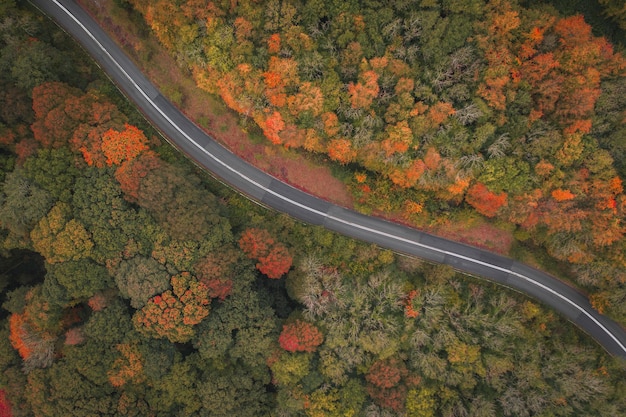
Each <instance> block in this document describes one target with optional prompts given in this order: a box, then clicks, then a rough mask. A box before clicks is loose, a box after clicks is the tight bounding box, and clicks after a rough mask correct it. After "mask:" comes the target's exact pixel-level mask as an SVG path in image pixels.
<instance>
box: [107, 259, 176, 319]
mask: <svg viewBox="0 0 626 417" xmlns="http://www.w3.org/2000/svg"><path fill="white" fill-rule="evenodd" d="M115 283H116V284H117V287H118V288H119V290H120V293H121V294H122V296H123V297H125V298H130V304H131V306H133V307H134V308H142V307H143V306H144V305H145V304H146V303H147V302H148V300H149V299H150V298H151V297H152V296H154V295H156V294H159V293H162V292H163V291H165V290H167V289H169V288H170V277H169V274H168V273H167V271H166V270H165V268H164V267H163V266H162V265H161V264H159V263H158V262H157V261H155V260H154V259H153V258H147V257H144V256H135V257H134V258H132V259H130V260H125V261H122V262H121V263H120V265H119V267H118V268H117V271H115Z"/></svg>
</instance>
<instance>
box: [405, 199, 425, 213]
mask: <svg viewBox="0 0 626 417" xmlns="http://www.w3.org/2000/svg"><path fill="white" fill-rule="evenodd" d="M404 211H405V212H406V214H408V215H409V216H413V215H416V214H420V213H421V212H422V211H424V205H423V204H422V203H418V202H416V201H412V200H407V201H405V202H404Z"/></svg>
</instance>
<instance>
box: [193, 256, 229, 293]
mask: <svg viewBox="0 0 626 417" xmlns="http://www.w3.org/2000/svg"><path fill="white" fill-rule="evenodd" d="M240 253H241V252H239V251H237V250H235V249H234V248H231V247H227V248H224V249H221V250H217V251H213V252H211V253H209V254H208V255H207V256H205V257H204V258H202V259H200V260H199V261H198V262H197V263H196V265H195V266H194V271H195V273H196V276H197V277H198V280H200V282H202V283H204V285H206V286H207V288H208V291H209V296H210V297H211V298H218V299H219V300H220V301H224V300H225V299H226V297H227V296H229V295H230V294H231V292H232V290H233V279H234V278H235V276H236V271H235V270H236V268H235V267H236V265H237V263H238V262H239V261H240Z"/></svg>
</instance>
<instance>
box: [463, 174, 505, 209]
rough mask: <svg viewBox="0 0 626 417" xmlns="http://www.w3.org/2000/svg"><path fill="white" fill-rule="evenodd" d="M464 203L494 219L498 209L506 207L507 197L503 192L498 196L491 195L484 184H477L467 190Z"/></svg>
mask: <svg viewBox="0 0 626 417" xmlns="http://www.w3.org/2000/svg"><path fill="white" fill-rule="evenodd" d="M465 201H467V202H468V203H469V204H470V205H471V206H472V207H474V208H475V209H476V211H478V212H479V213H480V214H482V215H484V216H487V217H494V216H495V215H496V214H497V213H498V211H499V210H500V208H501V207H502V206H504V205H506V202H507V195H506V194H505V193H504V192H502V193H500V194H495V193H492V192H491V191H489V190H488V189H487V187H486V186H485V185H484V184H482V183H480V182H478V183H476V184H474V185H472V186H471V187H470V188H469V189H468V191H467V195H466V196H465Z"/></svg>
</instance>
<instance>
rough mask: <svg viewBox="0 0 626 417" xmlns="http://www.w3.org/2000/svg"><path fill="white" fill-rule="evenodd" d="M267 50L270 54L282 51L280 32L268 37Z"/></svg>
mask: <svg viewBox="0 0 626 417" xmlns="http://www.w3.org/2000/svg"><path fill="white" fill-rule="evenodd" d="M267 50H268V52H269V53H270V54H277V53H279V52H280V34H278V33H274V34H272V35H270V37H269V38H267Z"/></svg>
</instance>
